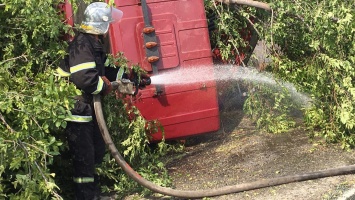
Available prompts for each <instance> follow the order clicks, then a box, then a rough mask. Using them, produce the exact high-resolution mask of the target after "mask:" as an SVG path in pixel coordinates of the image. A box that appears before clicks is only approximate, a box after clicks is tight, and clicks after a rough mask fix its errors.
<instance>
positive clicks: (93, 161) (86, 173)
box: [57, 2, 125, 200]
mask: <svg viewBox="0 0 355 200" xmlns="http://www.w3.org/2000/svg"><path fill="white" fill-rule="evenodd" d="M122 15H123V13H122V11H120V10H119V9H117V8H113V7H110V6H108V5H107V4H106V3H103V2H95V3H91V4H90V5H88V7H87V8H86V9H85V11H84V19H83V21H82V23H81V25H80V30H79V32H78V33H77V34H76V36H75V38H74V39H73V41H72V42H71V43H70V45H69V47H68V55H67V56H66V59H65V63H66V64H64V66H63V65H62V66H61V67H59V68H58V69H57V73H58V74H59V75H61V76H65V77H69V80H70V81H71V82H72V83H74V84H75V85H76V86H77V88H79V89H80V90H81V91H82V95H81V96H77V97H75V99H76V103H75V106H74V108H73V109H72V110H71V115H70V117H68V118H67V121H68V122H67V127H66V133H67V137H68V144H69V149H70V152H71V154H72V159H73V167H74V177H73V180H74V184H75V195H76V199H77V200H92V199H97V198H98V197H97V196H98V194H99V191H100V189H99V186H98V185H99V184H98V178H97V176H96V175H95V167H96V166H97V165H98V164H100V163H101V162H102V160H103V156H104V154H105V143H104V141H103V138H102V136H101V134H100V131H99V128H98V125H97V122H96V119H95V114H94V109H93V102H92V99H93V95H95V94H100V95H107V94H109V93H110V92H111V91H112V85H111V82H113V81H115V80H118V79H121V78H122V76H124V75H125V73H124V70H123V68H111V67H107V65H105V61H106V53H105V52H104V49H103V44H102V39H100V38H102V37H103V36H105V35H106V34H107V32H108V29H109V26H110V23H113V22H117V21H119V20H120V19H121V18H122Z"/></svg>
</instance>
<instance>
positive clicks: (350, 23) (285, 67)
mask: <svg viewBox="0 0 355 200" xmlns="http://www.w3.org/2000/svg"><path fill="white" fill-rule="evenodd" d="M208 2H209V4H208V5H209V6H208V8H209V9H211V8H214V7H215V10H216V12H217V13H219V14H220V13H221V11H222V10H223V11H225V12H223V14H220V15H219V16H220V18H219V19H217V23H218V24H219V26H218V30H217V31H216V32H217V33H218V34H214V35H213V36H212V37H213V38H214V41H216V44H217V46H220V50H221V51H222V53H221V54H222V55H223V58H224V59H226V60H232V61H233V60H234V56H233V55H228V52H233V50H234V49H231V48H228V47H232V46H233V45H234V44H236V43H238V45H235V46H238V47H239V46H243V44H244V43H243V42H241V40H240V38H238V36H237V37H235V36H234V35H235V34H238V32H240V29H239V28H240V24H239V25H238V24H237V22H239V21H240V18H241V17H244V18H245V19H246V20H247V19H251V16H252V17H253V18H254V22H255V23H254V24H252V25H253V28H254V29H255V30H256V32H257V33H258V34H259V37H260V38H261V39H262V40H264V41H266V42H267V47H268V48H269V52H270V55H269V56H270V58H272V60H273V62H272V63H270V65H269V66H268V67H267V68H266V70H267V71H270V72H272V74H273V75H274V76H275V77H276V78H278V79H280V80H281V81H287V82H290V83H293V84H294V85H295V86H296V88H297V89H298V90H299V91H301V92H304V93H307V94H309V96H310V97H311V98H312V106H311V107H309V108H307V109H305V122H306V125H307V126H308V127H309V129H310V130H312V131H313V136H322V137H324V139H325V140H326V141H328V142H340V143H341V144H342V146H343V147H344V148H349V147H353V146H354V145H355V141H354V134H353V132H354V119H355V118H354V114H355V113H354V103H353V102H354V101H353V100H354V94H355V93H354V91H355V90H354V85H353V82H354V81H353V80H354V68H353V67H352V66H354V62H355V59H354V51H355V48H354V47H355V42H354V30H355V28H354V27H355V22H354V11H355V6H354V4H353V2H352V1H341V0H330V1H312V0H306V1H304V0H294V1H279V0H267V1H264V2H268V3H269V4H270V5H271V7H272V9H273V10H272V12H270V13H267V12H265V11H262V10H256V12H253V10H252V9H250V10H249V9H240V8H243V7H237V8H239V9H234V10H233V7H235V6H234V5H231V6H229V7H228V6H222V5H218V4H217V6H215V5H216V4H214V3H213V2H212V1H208ZM207 10H208V9H207ZM247 22H248V20H247ZM249 24H250V23H249ZM242 27H243V26H242ZM244 27H245V26H244ZM235 30H237V31H235ZM224 32H225V33H227V35H228V40H223V41H224V42H223V43H219V42H220V41H222V39H223V37H221V35H220V34H222V33H224ZM239 43H242V44H239ZM212 44H214V42H212ZM252 88H254V86H253V85H252ZM265 95H268V99H272V100H273V99H275V98H273V96H269V95H270V93H269V94H268V89H266V90H258V93H255V92H254V93H253V94H252V95H251V98H250V99H249V100H248V102H247V103H248V105H247V106H246V109H247V112H249V113H252V114H255V115H254V117H256V116H258V117H257V119H258V121H260V120H261V121H263V120H264V121H265V122H266V121H268V119H270V116H269V115H273V114H275V113H277V112H274V111H273V110H272V109H273V108H274V104H270V103H272V102H263V101H266V100H265V98H264V96H265ZM277 95H279V93H277ZM277 95H276V96H277ZM276 96H274V97H276ZM261 97H262V99H260V98H261ZM280 97H281V96H280ZM275 100H276V99H275ZM275 102H276V101H275ZM260 103H262V104H260ZM252 104H255V105H252ZM257 105H258V106H257ZM260 106H262V107H260ZM267 112H268V114H267V115H263V113H267ZM287 112H288V111H287ZM261 116H264V117H261ZM260 117H261V118H260ZM276 117H281V115H276ZM283 119H287V118H283ZM270 123H271V126H273V125H272V124H275V122H274V121H270ZM270 123H265V124H264V123H261V124H264V125H266V126H267V124H270Z"/></svg>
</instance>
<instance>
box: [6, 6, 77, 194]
mask: <svg viewBox="0 0 355 200" xmlns="http://www.w3.org/2000/svg"><path fill="white" fill-rule="evenodd" d="M2 5H3V6H1V7H0V9H1V15H0V18H1V19H0V21H1V22H0V24H1V26H0V32H1V36H0V41H1V42H0V46H1V47H0V55H1V61H0V66H1V67H0V87H1V88H2V90H1V91H0V132H1V137H0V158H1V159H0V182H1V184H0V198H2V199H3V198H6V199H48V198H50V197H55V198H57V199H60V198H61V197H60V196H59V194H58V193H57V191H58V186H57V185H56V183H55V181H54V178H55V175H56V174H55V173H53V172H52V171H50V169H49V166H50V165H51V164H53V159H54V157H56V156H57V155H59V154H60V151H61V150H62V149H64V148H65V147H64V146H63V141H61V140H59V139H58V137H59V135H60V134H61V131H60V130H61V129H62V128H63V127H65V126H66V123H65V121H64V120H63V119H64V118H65V116H66V114H67V113H66V110H68V109H69V108H70V105H71V104H70V101H71V100H70V99H69V96H70V95H71V94H75V93H76V89H75V88H74V87H73V86H71V85H68V84H67V82H66V81H65V80H59V79H58V78H57V77H55V76H54V71H53V68H55V65H56V63H57V61H58V60H59V59H60V58H61V57H62V55H63V54H64V51H63V49H64V48H65V44H64V43H63V42H61V41H60V39H59V36H60V33H62V31H63V30H64V29H65V26H64V25H63V24H62V22H61V21H60V18H59V17H58V10H57V8H56V5H58V1H37V0H36V1H35V0H32V1H31V0H28V1H23V0H11V1H3V2H2ZM44 8H45V9H44Z"/></svg>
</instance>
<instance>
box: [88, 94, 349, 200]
mask: <svg viewBox="0 0 355 200" xmlns="http://www.w3.org/2000/svg"><path fill="white" fill-rule="evenodd" d="M94 110H95V114H96V118H97V122H98V125H99V128H100V131H101V134H102V137H103V139H104V140H105V143H106V145H107V146H108V149H109V150H110V152H111V155H112V156H113V157H114V159H115V160H116V162H117V164H118V165H119V166H120V167H121V168H122V169H123V170H124V172H125V173H126V174H127V175H128V176H130V177H131V178H132V179H133V180H134V181H136V182H137V183H138V184H140V185H142V186H144V187H146V188H148V189H150V190H151V191H154V192H157V193H160V194H164V195H168V196H174V197H180V198H190V199H192V198H203V197H213V196H220V195H226V194H231V193H239V192H243V191H249V190H254V189H259V188H265V187H271V186H277V185H282V184H287V183H292V182H299V181H306V180H313V179H319V178H325V177H331V176H339V175H345V174H352V173H354V172H355V165H349V166H343V167H338V168H332V169H327V170H322V171H317V172H310V173H305V174H298V175H297V174H296V175H289V176H282V177H277V178H270V179H262V180H258V181H254V182H249V183H242V184H238V185H232V186H225V187H221V188H217V189H207V190H177V189H172V188H167V187H162V186H159V185H157V184H155V183H153V182H151V181H149V180H146V179H144V178H143V177H142V176H140V175H139V174H138V173H137V172H136V171H134V170H133V169H132V168H131V167H130V165H129V164H128V163H127V162H126V161H125V160H124V158H123V157H122V155H121V154H120V152H119V151H118V150H117V148H116V146H115V144H114V142H113V140H112V138H111V135H110V133H109V131H108V128H107V125H106V122H105V118H104V114H103V111H102V104H101V96H100V95H95V96H94Z"/></svg>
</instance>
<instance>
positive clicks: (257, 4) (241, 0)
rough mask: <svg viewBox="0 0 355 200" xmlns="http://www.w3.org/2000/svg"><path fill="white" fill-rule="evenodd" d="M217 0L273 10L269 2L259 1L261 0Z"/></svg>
mask: <svg viewBox="0 0 355 200" xmlns="http://www.w3.org/2000/svg"><path fill="white" fill-rule="evenodd" d="M217 1H218V2H222V3H225V4H230V3H235V4H241V5H247V6H251V7H255V8H261V9H264V10H267V11H271V7H270V5H269V4H267V3H263V2H259V1H253V0H217Z"/></svg>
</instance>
